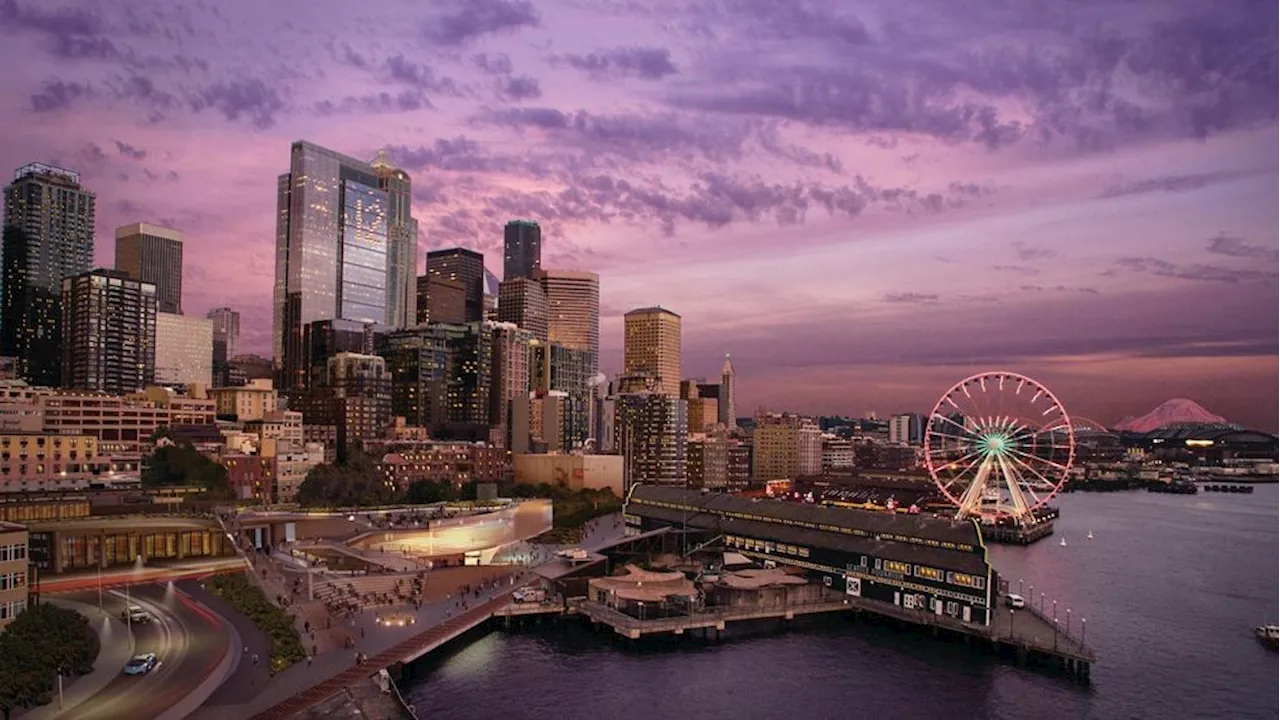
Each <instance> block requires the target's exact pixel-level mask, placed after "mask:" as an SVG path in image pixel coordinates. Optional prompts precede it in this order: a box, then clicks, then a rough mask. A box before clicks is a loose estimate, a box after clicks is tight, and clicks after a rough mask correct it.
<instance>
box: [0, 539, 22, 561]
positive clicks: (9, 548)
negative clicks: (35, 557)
mask: <svg viewBox="0 0 1280 720" xmlns="http://www.w3.org/2000/svg"><path fill="white" fill-rule="evenodd" d="M26 559H27V545H26V543H17V544H15V545H0V562H11V561H14V560H26Z"/></svg>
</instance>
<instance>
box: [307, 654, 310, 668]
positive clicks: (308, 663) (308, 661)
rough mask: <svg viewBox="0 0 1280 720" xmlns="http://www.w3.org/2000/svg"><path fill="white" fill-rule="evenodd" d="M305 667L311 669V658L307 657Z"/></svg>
mask: <svg viewBox="0 0 1280 720" xmlns="http://www.w3.org/2000/svg"><path fill="white" fill-rule="evenodd" d="M307 667H311V656H310V655H308V656H307Z"/></svg>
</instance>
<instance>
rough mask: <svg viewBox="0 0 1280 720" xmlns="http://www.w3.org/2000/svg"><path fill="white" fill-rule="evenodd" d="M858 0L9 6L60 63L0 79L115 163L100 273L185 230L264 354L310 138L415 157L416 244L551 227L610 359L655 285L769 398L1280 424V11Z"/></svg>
mask: <svg viewBox="0 0 1280 720" xmlns="http://www.w3.org/2000/svg"><path fill="white" fill-rule="evenodd" d="M842 6H843V4H839V3H831V4H829V7H828V8H827V9H821V8H816V7H815V8H811V9H809V10H803V11H802V10H798V9H793V8H789V7H783V6H776V7H775V6H774V5H773V4H768V3H755V2H738V3H727V4H726V5H725V6H724V7H716V8H709V9H708V8H703V9H699V10H697V11H691V10H689V9H686V8H683V7H682V6H672V7H666V6H665V5H664V4H663V3H661V2H655V3H652V4H648V5H646V6H645V8H647V9H646V10H636V9H634V8H631V9H626V10H625V12H626V13H630V15H629V16H622V15H619V18H622V17H625V20H623V19H618V20H610V19H608V18H607V17H605V16H606V15H607V14H608V13H609V12H613V13H622V12H624V10H623V9H622V8H617V7H613V5H611V4H610V5H609V6H608V9H606V10H602V9H601V7H603V6H600V7H596V8H594V9H593V8H586V9H584V10H581V11H579V12H577V16H576V17H572V18H571V17H569V9H568V8H567V6H564V5H558V4H554V3H547V2H540V3H528V2H514V1H503V0H484V1H483V2H469V3H459V4H456V5H453V4H449V3H443V4H439V5H438V6H436V7H434V8H433V9H432V10H431V11H429V12H425V13H424V11H423V10H421V9H418V8H415V7H412V6H409V5H404V6H393V7H388V8H382V7H378V8H361V9H360V10H359V12H360V13H361V14H362V15H365V14H369V13H372V14H373V15H374V16H375V20H376V21H375V22H371V23H370V22H366V23H363V26H365V27H368V28H370V31H369V32H370V33H373V32H374V31H373V28H377V31H376V34H377V40H376V41H371V40H369V39H368V38H369V37H372V35H369V36H361V35H360V34H359V33H358V32H357V33H356V34H355V35H350V34H346V35H344V36H345V37H347V38H348V40H346V41H345V42H344V41H337V40H333V39H331V38H332V36H337V35H339V30H340V29H343V28H347V27H349V26H355V25H359V24H358V23H355V22H353V20H354V18H353V17H349V16H347V15H345V14H344V13H347V12H349V10H348V9H347V8H345V7H343V6H340V5H337V4H334V5H332V6H331V7H328V8H327V10H326V12H324V13H319V12H317V13H314V14H313V15H312V16H310V17H309V18H308V19H307V21H306V27H299V26H298V24H299V21H298V20H297V19H296V18H290V17H286V14H285V10H284V9H275V8H265V9H261V8H260V9H257V10H256V12H257V13H258V14H257V15H255V16H254V17H255V20H254V22H253V24H252V26H250V27H241V26H240V25H241V23H242V22H243V21H245V20H247V19H248V17H249V16H248V14H247V13H248V10H247V8H234V7H232V8H226V9H224V11H223V14H222V17H221V18H219V17H217V16H214V15H212V14H204V13H206V12H207V11H204V10H200V9H192V10H187V9H185V8H181V7H179V6H173V7H171V8H168V9H155V8H149V9H145V10H143V9H134V10H132V11H130V12H129V13H124V12H120V13H116V12H114V10H115V9H118V8H117V6H114V5H112V4H111V3H105V4H101V5H98V6H95V7H97V8H99V9H97V10H78V11H55V10H49V9H45V8H44V6H43V5H37V4H34V3H13V4H9V5H5V6H4V8H3V9H2V10H0V16H3V18H4V20H5V25H6V26H8V27H10V28H12V29H13V31H14V33H15V34H14V41H13V42H11V43H7V44H6V49H5V50H3V51H0V52H4V53H8V54H9V55H8V57H9V59H10V60H11V61H12V60H13V59H14V58H15V57H16V56H18V55H19V54H21V55H22V57H23V59H24V61H28V62H30V63H31V64H32V66H33V67H34V68H35V70H32V71H30V72H23V73H18V74H14V75H12V76H9V77H6V78H3V79H0V83H3V84H4V87H5V89H6V90H7V91H9V92H10V94H11V96H13V97H21V98H27V102H26V103H25V104H24V105H23V106H22V107H21V108H16V109H15V108H12V107H11V108H7V109H6V110H4V111H3V112H5V113H7V115H6V116H5V119H6V120H8V121H9V122H8V124H7V127H9V128H11V131H9V132H7V133H6V141H5V142H4V143H2V144H0V167H7V168H17V167H19V166H21V165H23V164H25V163H27V162H32V161H40V162H52V163H54V164H58V165H61V166H64V167H67V168H69V169H71V170H74V171H76V172H79V173H81V175H82V178H81V182H82V184H83V185H84V187H85V188H86V189H87V190H88V191H89V192H92V193H94V194H96V196H97V212H96V226H97V232H96V234H95V262H94V267H109V266H110V265H111V258H112V257H113V253H114V248H113V247H112V243H111V242H110V238H111V237H112V229H113V228H115V227H118V226H121V225H125V224H128V223H134V222H147V223H157V224H161V225H165V226H168V227H172V228H174V229H175V230H177V231H179V232H181V233H182V234H183V237H184V238H185V240H186V242H185V248H184V250H185V253H186V257H185V258H184V259H185V265H186V267H187V274H188V277H187V278H186V281H185V283H184V295H185V298H184V301H185V303H186V304H187V305H189V306H190V307H189V309H187V312H188V313H190V314H197V315H202V314H203V313H204V312H205V311H206V310H208V309H209V308H213V307H219V306H230V307H232V308H233V309H235V310H237V311H240V312H242V313H243V323H244V325H243V339H242V346H243V348H244V350H246V351H252V352H259V353H263V354H268V355H269V354H270V345H271V343H270V332H271V330H270V328H271V305H272V301H271V277H272V273H273V271H274V247H273V243H272V239H273V235H274V229H275V208H274V203H273V200H274V197H275V192H274V186H275V178H276V176H277V175H278V174H279V173H280V171H281V169H282V168H284V167H286V163H287V162H288V149H287V148H288V147H289V144H290V143H292V142H294V141H296V140H300V139H305V140H308V141H311V142H315V143H316V144H319V145H322V146H324V147H326V148H331V149H333V150H335V151H338V152H341V153H344V154H347V155H351V156H354V157H358V158H368V157H373V156H374V153H375V152H376V151H377V150H378V149H380V148H383V147H387V148H388V149H389V153H388V154H389V157H390V160H391V161H392V162H394V163H396V164H397V165H398V166H399V167H401V168H403V169H404V170H405V171H406V172H407V173H409V175H411V176H412V177H413V181H414V183H413V188H414V198H413V200H414V214H415V215H416V216H417V217H418V220H419V233H418V243H417V248H416V250H415V252H414V263H415V265H416V267H417V271H418V272H420V271H421V270H422V267H423V259H422V256H423V254H424V252H425V251H426V250H429V249H440V248H446V247H452V246H454V245H462V246H465V247H469V248H472V249H475V250H479V251H482V252H483V253H484V254H485V260H486V263H485V264H486V266H487V267H490V268H496V267H498V263H499V260H500V258H502V254H503V253H502V228H503V226H504V225H505V223H506V222H508V221H509V220H513V219H518V218H522V219H529V220H533V221H537V222H539V223H540V225H541V226H542V230H543V233H544V237H543V242H542V247H543V258H544V265H545V266H546V267H549V268H556V269H566V270H585V271H590V272H595V273H598V274H599V275H600V277H601V281H600V286H601V287H600V294H601V329H600V336H601V337H600V346H601V363H600V365H601V369H602V370H604V371H606V372H609V373H610V374H612V373H616V372H618V371H620V370H621V349H622V348H621V346H622V319H621V318H622V314H623V313H625V312H627V311H629V310H632V309H635V308H639V307H643V306H647V305H662V306H664V307H669V308H671V309H672V310H674V311H675V312H677V313H679V314H680V315H681V316H682V318H683V319H684V331H683V335H684V338H685V340H684V356H683V358H682V366H683V367H684V368H685V370H684V373H685V374H686V375H688V376H691V377H696V376H699V375H702V376H707V377H713V376H714V375H715V374H716V370H717V369H718V368H719V366H720V364H721V362H722V360H723V357H724V354H725V353H726V352H729V353H732V355H733V359H734V363H735V367H736V370H737V371H738V388H737V391H738V393H737V394H738V401H737V406H738V407H737V409H738V414H739V415H743V416H745V415H749V414H751V412H753V411H754V409H755V408H756V407H757V406H761V405H764V406H767V407H769V408H770V409H774V410H794V411H800V412H810V413H831V414H834V413H841V414H863V413H866V412H868V411H873V410H874V411H876V412H877V413H878V414H879V415H880V416H882V417H885V416H888V415H891V414H893V413H897V412H907V411H917V412H927V411H928V410H929V408H930V407H932V403H933V402H934V401H935V400H936V399H937V398H938V396H940V395H941V394H942V392H943V391H944V390H946V388H948V387H950V386H951V384H953V383H954V382H956V381H957V380H959V379H961V378H962V377H965V376H966V375H968V374H970V372H972V371H975V370H983V369H989V368H996V367H998V368H1005V369H1010V370H1016V371H1020V372H1024V373H1026V374H1029V375H1033V376H1035V377H1036V378H1038V379H1040V380H1042V381H1043V382H1045V383H1046V384H1047V385H1048V386H1050V387H1051V388H1053V390H1054V392H1055V393H1057V394H1058V395H1059V396H1060V397H1061V398H1062V399H1063V401H1064V403H1065V404H1066V406H1067V409H1068V410H1070V411H1071V412H1073V413H1075V414H1080V415H1084V416H1088V417H1092V418H1094V419H1096V420H1099V421H1102V422H1104V423H1108V424H1111V423H1114V422H1115V421H1117V420H1119V419H1120V418H1121V417H1123V416H1126V415H1141V414H1143V413H1145V412H1147V411H1149V410H1150V409H1151V408H1153V407H1155V406H1156V405H1158V404H1159V403H1160V402H1163V401H1164V400H1167V399H1169V398H1171V397H1182V396H1185V397H1189V398H1192V399H1194V400H1196V401H1198V402H1199V403H1201V404H1202V405H1204V406H1205V407H1206V408H1208V409H1209V410H1210V411H1212V412H1214V413H1216V414H1219V415H1222V416H1225V417H1227V418H1228V419H1229V420H1232V421H1235V422H1240V423H1243V424H1246V425H1252V426H1257V427H1260V428H1262V429H1267V430H1274V429H1275V428H1276V418H1275V411H1274V406H1273V404H1272V401H1271V398H1272V397H1274V396H1275V395H1276V390H1277V379H1276V338H1277V319H1276V313H1275V311H1274V308H1275V303H1276V272H1275V266H1276V255H1277V250H1276V240H1275V238H1276V229H1277V228H1276V208H1275V202H1274V198H1275V196H1276V190H1277V184H1276V173H1275V161H1274V158H1275V157H1276V149H1277V146H1276V134H1275V106H1276V94H1275V86H1276V83H1275V73H1274V44H1273V42H1272V40H1273V35H1274V33H1273V30H1274V27H1275V9H1274V8H1270V7H1268V8H1263V9H1261V10H1258V9H1256V7H1255V6H1254V5H1253V4H1249V3H1243V2H1239V3H1224V4H1222V5H1221V6H1215V7H1214V8H1213V9H1212V11H1211V12H1206V13H1205V14H1203V15H1196V14H1194V13H1195V10H1194V6H1193V5H1191V4H1190V3H1147V4H1136V5H1126V7H1127V8H1129V11H1128V12H1127V13H1126V14H1125V18H1126V20H1125V22H1124V23H1121V24H1119V25H1117V29H1116V30H1115V31H1114V33H1113V34H1111V35H1103V34H1100V33H1098V32H1096V31H1094V30H1092V29H1090V28H1091V27H1092V25H1091V24H1090V23H1091V21H1090V20H1088V19H1087V18H1086V19H1085V20H1080V21H1075V20H1069V19H1068V17H1067V11H1066V10H1064V9H1058V8H1057V7H1056V6H1054V5H1052V4H1049V5H1045V6H1044V7H1043V8H1042V11H1043V12H1042V13H1041V14H1040V15H1036V14H1035V13H1027V14H1020V15H1018V16H1017V17H1014V16H1012V15H1009V14H1006V13H1005V12H1004V11H1002V10H1000V9H999V8H998V7H997V6H995V5H994V4H990V5H980V6H979V10H978V11H971V10H965V11H964V12H961V11H959V10H957V9H955V7H954V6H951V5H947V4H939V5H937V6H934V7H932V9H931V10H930V9H929V8H928V7H926V6H923V5H912V6H911V7H910V8H897V7H895V6H892V5H889V4H884V3H866V4H864V5H860V6H858V7H857V8H854V9H852V10H850V11H846V12H843V13H842V12H839V11H837V10H834V9H832V8H840V7H842ZM121 7H122V6H121ZM1114 10H1115V8H1114V7H1113V8H1110V9H1106V8H1103V7H1101V6H1100V7H1099V8H1098V12H1100V13H1104V12H1110V13H1111V15H1110V17H1114V16H1115V13H1114V12H1112V11H1114ZM151 13H154V14H151ZM650 13H652V14H650ZM913 13H919V15H918V16H917V15H914V14H913ZM665 18H670V22H667V23H662V22H661V21H662V19H665ZM290 21H292V23H293V25H292V26H289V27H292V32H291V31H289V27H287V26H286V25H285V23H286V22H290ZM215 22H216V23H218V28H222V27H223V25H226V26H227V27H226V28H225V29H218V28H211V29H210V31H209V32H208V33H205V32H204V28H205V26H206V25H207V24H210V23H215ZM660 24H661V25H662V27H661V29H660V28H659V25H660ZM748 26H750V27H753V28H755V30H756V31H757V32H756V33H754V34H748V33H747V27H748ZM195 27H200V28H201V32H200V33H198V34H197V33H196V31H195V30H194V29H193V28H195ZM387 28H403V29H402V30H395V31H392V32H388V31H387ZM761 28H764V30H761ZM308 31H309V32H308ZM166 32H167V33H169V35H168V36H167V37H166V36H165V33H166ZM233 33H234V34H236V36H237V42H238V43H243V45H244V47H245V48H246V49H245V50H244V51H243V52H241V53H237V54H238V55H242V56H243V57H244V58H245V59H247V60H249V61H250V65H249V66H242V65H238V64H234V63H232V62H231V61H228V60H227V59H226V58H227V57H228V53H227V48H228V46H229V44H230V40H229V38H230V37H231V35H232V34H233ZM276 34H280V35H282V36H284V37H285V38H286V42H285V47H283V48H281V49H279V50H275V49H274V47H275V45H274V43H273V42H271V38H272V37H274V36H275V35H276ZM1073 34H1075V35H1076V37H1073ZM424 40H426V41H429V42H424ZM1032 42H1035V43H1037V44H1047V45H1050V46H1053V47H1056V48H1058V49H1060V50H1061V57H1060V58H1059V60H1058V62H1057V63H1056V64H1054V63H1047V62H1045V61H1043V60H1041V59H1037V58H1036V57H1033V56H1032V54H1031V53H1030V52H1029V50H1028V48H1029V47H1030V43H1032ZM428 45H429V46H431V47H435V48H437V50H434V51H431V50H424V49H423V48H424V47H425V46H428ZM784 46H785V47H786V48H787V49H788V51H789V52H788V55H786V56H778V57H774V54H773V53H776V51H777V50H779V49H781V48H783V47H784ZM1189 47H1190V48H1194V49H1196V50H1197V51H1198V52H1188V51H1187V48H1189ZM771 51H772V52H771ZM270 52H279V53H280V54H281V55H280V56H278V57H277V58H276V59H271V60H266V61H265V62H264V63H260V64H259V65H253V63H252V61H253V60H254V59H267V58H270V57H271V56H270V55H268V53H270ZM286 56H287V57H286ZM887 56H892V57H893V59H892V60H887V59H885V58H886V57H887ZM1227 56H1229V57H1227ZM984 57H985V58H986V59H987V62H981V61H980V60H981V59H982V58H984ZM1224 57H1227V59H1225V60H1224V59H1222V58H1224ZM281 58H284V59H281ZM1228 62H1229V63H1230V64H1231V67H1232V68H1233V71H1232V72H1229V73H1228V72H1219V70H1220V69H1221V68H1223V67H1225V65H1224V64H1225V63H1228ZM280 66H283V68H284V69H283V72H278V71H277V70H276V69H274V68H278V67H280ZM267 67H271V68H273V70H271V71H270V72H268V71H267V70H266V69H265V68H267ZM850 67H856V68H858V69H857V70H850V69H849V68H850ZM997 67H1000V68H1003V69H1002V70H999V71H997V70H996V68H997ZM1234 68H1238V70H1236V69H1234ZM321 73H323V74H324V78H323V80H322V79H321ZM1205 77H1214V78H1217V80H1216V81H1215V84H1210V85H1206V84H1205V82H1204V78H1205ZM281 78H283V79H281ZM894 78H898V80H896V81H895V80H894ZM1120 80H1125V82H1120ZM1129 80H1133V82H1128V81H1129ZM371 81H372V83H371ZM761 81H763V83H762V84H759V85H757V83H758V82H761ZM370 84H372V85H373V88H372V89H371V88H370V87H368V86H369V85H370ZM1121 86H1123V87H1125V88H1126V90H1125V91H1124V92H1125V93H1127V94H1124V95H1121V94H1119V93H1120V92H1121V91H1120V90H1116V89H1113V87H1121ZM909 87H910V89H908V88H909ZM771 88H781V89H786V90H788V91H789V92H787V93H777V91H776V90H772V89H771ZM105 110H110V112H104V111H105ZM427 128H429V129H427ZM197 136H198V137H200V138H201V139H200V140H199V141H198V142H192V138H193V137H197ZM210 149H213V150H214V151H213V152H210ZM801 220H803V222H801ZM184 309H185V308H184ZM1046 318H1048V319H1049V321H1046ZM1263 398H1265V400H1264V399H1263Z"/></svg>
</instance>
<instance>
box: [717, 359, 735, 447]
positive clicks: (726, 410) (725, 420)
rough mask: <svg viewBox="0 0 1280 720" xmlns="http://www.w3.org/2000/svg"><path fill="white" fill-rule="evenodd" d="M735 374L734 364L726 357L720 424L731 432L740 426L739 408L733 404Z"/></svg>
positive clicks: (721, 389) (721, 378)
mask: <svg viewBox="0 0 1280 720" xmlns="http://www.w3.org/2000/svg"><path fill="white" fill-rule="evenodd" d="M733 383H734V373H733V363H731V362H729V356H728V354H726V355H725V356H724V365H723V366H722V367H721V368H720V392H719V399H720V404H719V412H720V422H721V424H723V425H724V426H725V427H727V428H729V429H730V430H732V429H734V428H736V427H737V426H738V416H737V415H736V413H737V408H736V407H734V404H733V392H734V389H735V388H734V387H733Z"/></svg>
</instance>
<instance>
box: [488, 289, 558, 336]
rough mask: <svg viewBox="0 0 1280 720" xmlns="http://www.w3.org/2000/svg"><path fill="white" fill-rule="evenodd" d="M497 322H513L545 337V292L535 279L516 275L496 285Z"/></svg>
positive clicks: (534, 334)
mask: <svg viewBox="0 0 1280 720" xmlns="http://www.w3.org/2000/svg"><path fill="white" fill-rule="evenodd" d="M498 322H507V323H515V324H516V325H517V326H519V327H521V328H524V329H525V330H528V331H529V332H531V333H533V336H534V337H535V338H537V339H539V340H543V341H545V340H546V339H547V292H546V290H544V289H543V288H542V284H541V283H539V282H538V281H537V280H533V279H531V278H526V277H518V278H514V279H511V280H503V281H502V283H501V284H499V285H498Z"/></svg>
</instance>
